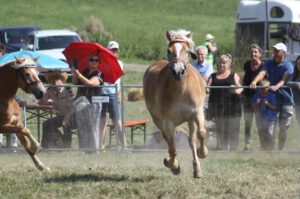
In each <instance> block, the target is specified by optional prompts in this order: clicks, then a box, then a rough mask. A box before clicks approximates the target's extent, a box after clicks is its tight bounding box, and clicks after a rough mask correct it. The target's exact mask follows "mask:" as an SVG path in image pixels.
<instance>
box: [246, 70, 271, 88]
mask: <svg viewBox="0 0 300 199" xmlns="http://www.w3.org/2000/svg"><path fill="white" fill-rule="evenodd" d="M266 75H267V71H266V70H262V71H260V72H259V73H258V75H257V76H256V77H255V78H254V80H253V81H252V82H251V84H250V85H249V86H250V88H253V89H255V88H256V86H257V85H256V84H257V83H258V82H260V81H261V80H262V79H263V78H264V77H265V76H266Z"/></svg>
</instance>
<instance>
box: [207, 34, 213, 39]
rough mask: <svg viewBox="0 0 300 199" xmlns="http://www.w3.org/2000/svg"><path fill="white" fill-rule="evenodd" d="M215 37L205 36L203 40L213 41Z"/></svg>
mask: <svg viewBox="0 0 300 199" xmlns="http://www.w3.org/2000/svg"><path fill="white" fill-rule="evenodd" d="M214 38H215V36H213V35H212V34H207V35H205V40H211V39H214Z"/></svg>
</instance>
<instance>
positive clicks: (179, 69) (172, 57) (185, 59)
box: [168, 39, 189, 80]
mask: <svg viewBox="0 0 300 199" xmlns="http://www.w3.org/2000/svg"><path fill="white" fill-rule="evenodd" d="M177 43H181V44H182V43H184V44H187V45H188V42H186V41H185V40H180V39H176V40H172V41H170V43H169V48H170V47H171V46H173V44H177ZM182 45H183V44H182ZM181 49H182V48H181ZM181 49H180V50H181ZM168 61H169V69H171V70H172V73H173V75H174V77H175V79H177V80H181V79H182V77H183V75H184V73H185V70H186V68H187V65H188V63H189V53H188V50H187V51H186V53H185V55H184V56H181V57H180V56H178V54H175V53H173V52H172V51H171V50H170V49H168Z"/></svg>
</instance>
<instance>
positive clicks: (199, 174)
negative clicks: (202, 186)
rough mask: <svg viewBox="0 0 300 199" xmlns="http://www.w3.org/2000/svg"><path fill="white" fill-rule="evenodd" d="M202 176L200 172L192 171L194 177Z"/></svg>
mask: <svg viewBox="0 0 300 199" xmlns="http://www.w3.org/2000/svg"><path fill="white" fill-rule="evenodd" d="M202 177H203V175H202V172H200V171H194V178H202Z"/></svg>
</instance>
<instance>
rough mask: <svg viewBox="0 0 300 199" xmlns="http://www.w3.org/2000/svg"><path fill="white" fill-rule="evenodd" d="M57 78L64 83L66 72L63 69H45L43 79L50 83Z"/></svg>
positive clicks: (66, 77)
mask: <svg viewBox="0 0 300 199" xmlns="http://www.w3.org/2000/svg"><path fill="white" fill-rule="evenodd" d="M57 78H58V79H61V81H62V82H63V83H66V82H67V79H68V73H66V72H63V71H47V72H46V73H45V79H46V81H47V82H48V83H49V84H52V83H53V80H55V79H57Z"/></svg>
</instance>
